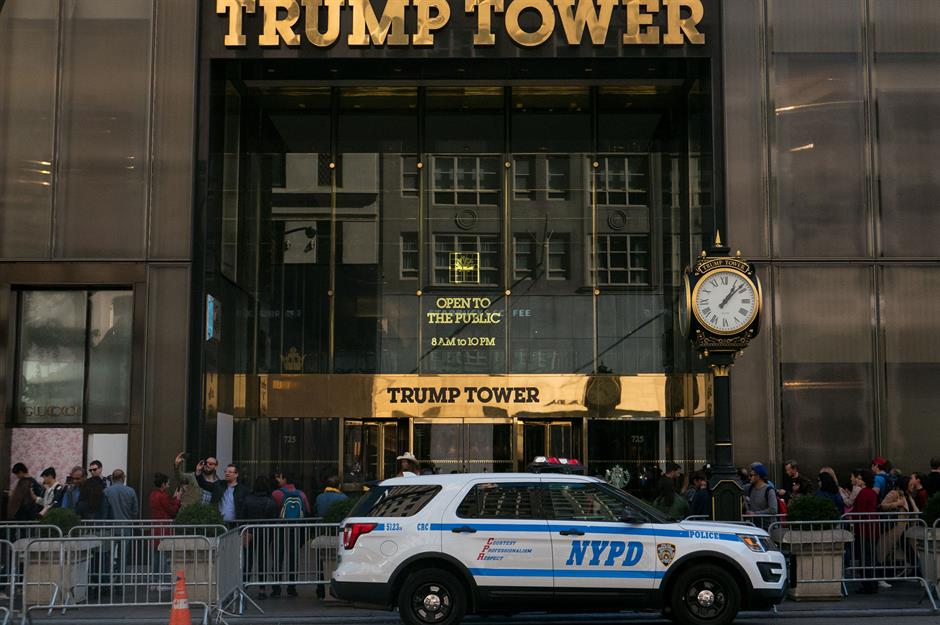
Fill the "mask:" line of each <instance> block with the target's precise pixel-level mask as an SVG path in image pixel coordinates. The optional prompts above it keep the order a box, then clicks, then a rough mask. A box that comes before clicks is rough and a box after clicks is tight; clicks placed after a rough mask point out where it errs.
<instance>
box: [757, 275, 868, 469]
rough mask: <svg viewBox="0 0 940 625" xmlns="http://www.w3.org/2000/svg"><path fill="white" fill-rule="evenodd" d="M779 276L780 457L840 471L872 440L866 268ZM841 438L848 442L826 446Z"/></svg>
mask: <svg viewBox="0 0 940 625" xmlns="http://www.w3.org/2000/svg"><path fill="white" fill-rule="evenodd" d="M778 275H779V280H778V283H777V286H776V290H775V296H776V301H777V307H778V310H779V316H778V320H779V324H780V325H779V328H780V329H779V332H780V339H779V340H780V385H781V391H780V392H781V398H780V399H781V427H782V438H783V441H782V442H783V455H784V456H785V457H796V458H799V459H800V462H805V463H806V464H808V465H809V466H824V465H827V464H828V465H830V466H833V467H836V468H837V469H839V468H841V470H842V471H841V472H842V473H844V472H845V471H847V470H850V469H852V468H854V467H855V466H857V465H858V463H859V461H860V460H861V459H865V458H868V457H869V455H870V453H871V452H872V451H873V450H872V447H873V444H874V385H873V383H872V373H873V369H872V310H871V302H872V300H871V292H870V290H871V287H870V281H871V274H870V270H869V269H868V268H867V267H857V268H856V267H822V266H814V267H781V268H780V269H779V274H778ZM833 310H838V311H839V314H838V315H833V314H831V312H830V311H833ZM839 440H851V441H852V444H851V445H833V444H832V442H833V441H839Z"/></svg>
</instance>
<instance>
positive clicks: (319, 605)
mask: <svg viewBox="0 0 940 625" xmlns="http://www.w3.org/2000/svg"><path fill="white" fill-rule="evenodd" d="M300 590H301V593H300V596H299V597H297V598H289V597H283V598H278V599H267V600H265V601H259V602H258V604H259V605H260V606H261V608H262V609H263V610H264V614H261V613H259V612H258V611H257V610H255V609H254V608H252V607H250V605H248V604H246V611H245V614H244V615H242V616H234V615H232V616H228V615H226V616H225V617H224V618H225V622H227V623H229V625H249V624H250V625H289V624H294V625H327V624H330V625H333V624H336V623H342V625H386V624H388V625H394V624H397V623H399V622H400V621H399V620H398V615H397V613H395V612H386V611H381V610H369V609H362V608H355V607H351V606H349V605H348V604H345V603H339V602H332V601H330V602H321V601H318V600H317V599H316V598H315V597H314V594H313V591H312V590H311V589H307V588H302V589H300ZM250 592H251V596H252V598H254V596H255V595H256V593H255V592H254V591H250ZM899 610H904V612H903V613H908V612H910V614H912V615H915V614H922V615H927V614H930V613H931V612H930V610H931V606H930V601H929V600H928V599H927V598H926V597H924V591H923V587H922V586H919V585H917V584H913V583H910V582H903V583H897V584H895V586H894V588H891V589H890V590H882V591H881V592H879V593H878V594H876V595H859V594H855V593H852V592H851V589H850V594H849V596H847V597H845V598H843V600H842V601H833V602H803V603H797V602H794V601H785V602H784V603H783V604H781V605H780V606H778V607H777V611H778V614H776V615H774V614H773V613H771V612H762V613H756V612H750V613H742V614H741V615H740V617H739V618H742V619H746V618H751V619H754V618H757V619H761V620H764V619H767V620H771V619H774V618H779V617H804V616H805V617H813V618H817V619H818V618H822V617H827V616H832V617H879V618H881V619H882V620H883V619H884V617H885V616H899V615H900V614H903V613H899ZM915 610H916V612H915ZM192 612H193V623H198V622H199V619H200V618H201V617H202V609H201V608H196V607H195V606H194V607H193V610H192ZM30 616H31V618H30V621H31V622H32V623H35V624H37V625H45V624H49V625H51V624H56V625H65V624H69V625H92V624H94V625H99V624H100V625H112V624H115V625H116V624H117V623H133V624H134V625H151V624H153V625H166V623H167V619H168V616H169V607H166V608H118V607H115V608H76V609H70V610H69V611H68V612H66V614H65V615H63V614H62V611H61V610H56V611H54V612H53V614H52V615H51V616H48V615H47V614H46V612H44V611H34V612H31V613H30ZM657 617H658V614H655V613H650V612H642V613H640V612H619V613H614V614H603V615H599V614H591V615H578V614H562V615H558V614H545V613H525V614H521V615H517V616H514V617H501V616H496V617H486V618H480V617H467V622H468V623H483V624H485V625H499V624H500V623H508V624H511V625H525V624H532V625H539V624H548V623H595V622H598V621H603V622H605V623H607V622H614V623H618V622H622V623H629V622H631V621H637V620H644V621H649V620H656V619H657ZM663 622H664V623H665V622H667V621H663Z"/></svg>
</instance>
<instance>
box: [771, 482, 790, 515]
mask: <svg viewBox="0 0 940 625" xmlns="http://www.w3.org/2000/svg"><path fill="white" fill-rule="evenodd" d="M766 492H767V507H768V508H769V507H770V493H773V494H774V496H775V497H776V498H777V514H778V515H780V516H781V517H785V516H787V502H786V501H784V500H783V497H781V496H780V495H778V494H777V491H776V489H774V488H768V489H767V491H766Z"/></svg>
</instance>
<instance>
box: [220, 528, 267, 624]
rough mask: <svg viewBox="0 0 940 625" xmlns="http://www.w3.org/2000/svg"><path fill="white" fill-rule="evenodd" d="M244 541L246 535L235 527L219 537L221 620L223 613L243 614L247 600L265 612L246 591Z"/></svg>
mask: <svg viewBox="0 0 940 625" xmlns="http://www.w3.org/2000/svg"><path fill="white" fill-rule="evenodd" d="M244 541H245V535H244V534H243V533H242V531H241V529H240V528H237V529H233V530H231V531H229V532H226V533H225V534H223V535H222V536H220V537H219V546H218V551H217V552H216V553H217V557H216V579H217V580H218V586H217V588H218V590H217V596H216V602H215V606H216V610H218V615H219V617H220V620H221V617H222V616H223V615H227V614H242V613H243V612H244V610H245V602H246V601H247V602H249V603H251V605H252V606H254V607H255V608H257V610H258V611H259V612H261V613H262V614H263V613H264V610H262V609H261V608H260V606H258V604H257V603H255V602H254V601H252V600H251V598H250V597H248V595H247V594H246V593H245V587H244V576H243V574H242V566H243V562H242V550H243V549H244Z"/></svg>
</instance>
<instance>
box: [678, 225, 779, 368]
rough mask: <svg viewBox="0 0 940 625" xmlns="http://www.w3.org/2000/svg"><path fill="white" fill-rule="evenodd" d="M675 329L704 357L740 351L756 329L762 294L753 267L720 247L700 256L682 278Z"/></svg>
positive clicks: (756, 331) (757, 327) (754, 333)
mask: <svg viewBox="0 0 940 625" xmlns="http://www.w3.org/2000/svg"><path fill="white" fill-rule="evenodd" d="M681 295H682V301H681V302H680V304H679V325H680V328H681V330H682V334H683V335H684V336H685V337H686V338H688V339H689V340H690V341H691V342H692V344H693V345H694V346H695V348H696V350H698V351H699V352H700V353H701V354H702V355H703V356H708V355H709V353H716V352H738V351H741V350H742V349H744V348H745V347H747V344H748V343H749V342H750V341H751V339H753V338H754V337H755V336H757V333H758V330H759V329H760V313H761V304H762V299H763V296H762V292H761V285H760V279H759V278H758V277H757V275H756V274H755V272H754V268H753V267H752V266H751V264H750V263H748V262H747V261H746V260H744V259H742V258H741V252H738V253H737V254H735V255H734V256H731V255H730V248H727V247H724V246H723V245H722V244H721V238H720V236H716V237H715V245H714V246H713V247H712V248H711V249H710V250H709V251H708V252H705V251H703V252H702V255H701V256H700V257H699V258H698V260H697V261H696V263H695V266H694V267H692V268H691V269H687V270H686V271H685V273H684V275H683V277H682V294H681Z"/></svg>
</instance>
